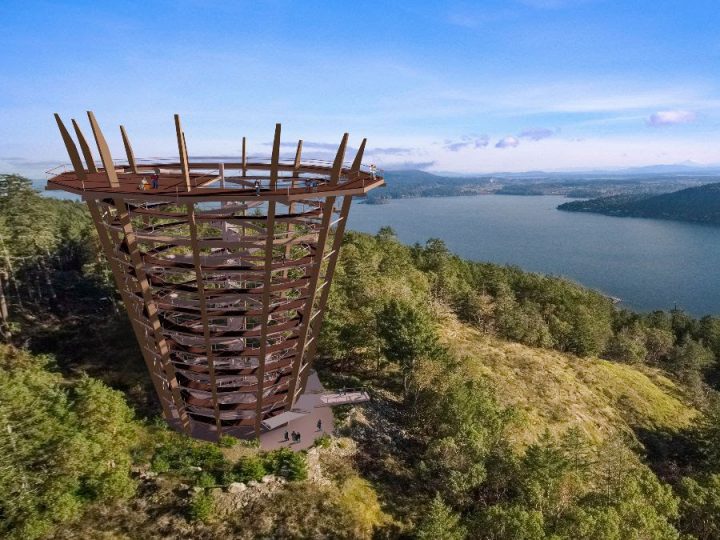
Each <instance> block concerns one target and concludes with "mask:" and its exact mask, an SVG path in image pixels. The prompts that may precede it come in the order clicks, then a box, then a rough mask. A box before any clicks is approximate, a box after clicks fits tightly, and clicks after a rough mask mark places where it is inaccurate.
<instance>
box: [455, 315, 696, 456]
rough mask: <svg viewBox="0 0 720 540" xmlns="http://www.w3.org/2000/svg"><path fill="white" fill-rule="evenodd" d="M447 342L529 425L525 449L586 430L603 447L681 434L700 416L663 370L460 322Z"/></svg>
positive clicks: (519, 439) (523, 436)
mask: <svg viewBox="0 0 720 540" xmlns="http://www.w3.org/2000/svg"><path fill="white" fill-rule="evenodd" d="M441 333H442V339H443V341H444V342H445V343H446V344H448V345H450V347H451V348H452V349H454V350H455V351H456V352H457V353H459V355H461V356H462V357H465V358H466V359H467V370H468V375H469V376H478V375H484V376H486V377H488V379H489V380H490V381H492V383H493V384H494V386H495V388H496V391H497V396H498V399H499V400H500V401H501V403H503V404H505V405H512V406H513V407H514V408H515V409H516V410H517V411H518V413H519V414H520V415H521V417H522V419H523V420H526V421H524V422H521V425H522V426H523V427H522V429H521V430H516V431H515V433H513V434H512V436H513V440H514V441H515V442H516V443H518V444H519V445H523V444H527V443H529V442H532V441H534V440H536V439H537V437H538V436H539V435H540V434H542V433H543V432H544V431H545V429H549V430H550V431H551V432H553V433H560V432H563V431H565V430H566V429H567V428H569V427H571V426H578V427H580V428H581V429H582V430H583V431H584V432H585V433H586V434H587V435H588V436H589V437H591V439H593V440H595V441H598V442H599V441H601V440H603V439H605V438H606V437H607V436H609V435H615V434H617V433H623V432H624V433H628V434H631V433H632V431H633V429H634V428H645V429H649V430H655V429H663V430H677V429H680V428H683V427H686V426H687V425H688V423H689V422H690V420H691V419H692V418H693V417H694V415H695V414H696V411H695V409H693V408H692V406H690V405H688V404H687V400H685V399H684V397H683V396H682V393H681V391H680V389H679V388H678V387H677V386H676V385H675V384H674V383H673V382H672V381H671V380H669V379H668V378H667V377H665V376H663V375H662V374H661V373H660V372H659V371H657V370H652V369H648V368H640V367H635V366H630V365H625V364H618V363H616V362H608V361H606V360H600V359H597V358H578V357H575V356H572V355H566V354H562V353H559V352H555V351H550V350H545V349H533V348H531V347H526V346H524V345H520V344H517V343H510V342H506V341H502V340H499V339H495V338H492V337H489V336H487V335H485V334H482V333H481V332H479V331H477V330H475V329H473V328H470V327H468V326H466V325H463V324H461V323H459V322H457V321H455V320H452V319H447V320H444V321H443V322H442V329H441Z"/></svg>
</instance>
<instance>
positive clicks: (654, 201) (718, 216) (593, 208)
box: [558, 183, 720, 224]
mask: <svg viewBox="0 0 720 540" xmlns="http://www.w3.org/2000/svg"><path fill="white" fill-rule="evenodd" d="M558 210H566V211H569V212H594V213H598V214H605V215H609V216H621V217H644V218H655V219H672V220H677V221H692V222H696V223H712V224H720V183H715V184H705V185H703V186H697V187H691V188H687V189H682V190H680V191H674V192H672V193H664V194H661V195H648V194H632V195H616V196H612V197H600V198H597V199H590V200H587V201H573V202H568V203H564V204H561V205H560V206H558Z"/></svg>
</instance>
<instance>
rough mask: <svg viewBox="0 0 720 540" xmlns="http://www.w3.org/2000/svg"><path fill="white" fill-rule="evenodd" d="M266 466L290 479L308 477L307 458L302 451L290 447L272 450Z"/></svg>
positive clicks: (274, 472)
mask: <svg viewBox="0 0 720 540" xmlns="http://www.w3.org/2000/svg"><path fill="white" fill-rule="evenodd" d="M265 468H266V469H267V470H268V471H270V472H272V473H273V474H276V475H278V476H283V477H285V478H287V479H288V480H305V479H306V478H307V458H306V457H305V454H304V453H302V452H293V451H292V450H290V449H289V448H279V449H277V450H273V451H272V452H270V453H269V454H268V455H267V457H266V460H265Z"/></svg>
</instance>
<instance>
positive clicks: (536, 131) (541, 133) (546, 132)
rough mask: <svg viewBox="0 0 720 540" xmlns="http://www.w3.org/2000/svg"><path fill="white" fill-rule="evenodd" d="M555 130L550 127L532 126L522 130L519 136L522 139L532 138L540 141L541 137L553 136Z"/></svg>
mask: <svg viewBox="0 0 720 540" xmlns="http://www.w3.org/2000/svg"><path fill="white" fill-rule="evenodd" d="M554 134H555V132H554V131H553V130H552V129H548V128H530V129H526V130H525V131H523V132H521V133H520V134H519V135H518V137H520V138H521V139H530V140H531V141H539V140H541V139H547V138H548V137H552V136H553V135H554Z"/></svg>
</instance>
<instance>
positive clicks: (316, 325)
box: [291, 195, 352, 401]
mask: <svg viewBox="0 0 720 540" xmlns="http://www.w3.org/2000/svg"><path fill="white" fill-rule="evenodd" d="M351 203H352V196H351V195H346V196H345V197H343V204H342V208H341V210H340V220H339V221H338V224H337V226H336V227H335V234H334V237H333V244H332V247H331V248H330V258H329V260H328V264H327V267H326V268H325V277H324V279H323V282H324V283H325V286H324V287H323V288H322V291H321V293H320V300H319V301H318V303H317V308H316V309H317V312H316V314H315V316H313V315H312V311H311V319H312V321H311V323H313V326H312V332H311V333H310V335H311V339H310V348H309V349H308V351H307V352H306V354H305V355H304V358H303V359H304V360H306V363H307V364H308V365H307V367H305V369H304V370H303V372H302V374H301V377H300V385H299V387H298V390H300V391H303V390H304V389H305V384H306V383H307V378H308V375H309V373H310V364H312V362H313V360H314V359H315V351H316V350H317V346H318V339H319V338H320V328H321V326H322V320H323V316H324V313H325V307H326V306H327V301H328V297H329V295H330V285H331V284H332V279H333V275H334V274H335V266H336V264H337V260H338V257H339V255H340V246H341V245H342V241H343V235H344V234H345V226H346V225H347V221H348V216H349V215H350V205H351ZM296 392H297V391H296ZM291 399H292V400H293V401H295V396H294V395H293V396H292V397H291Z"/></svg>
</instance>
